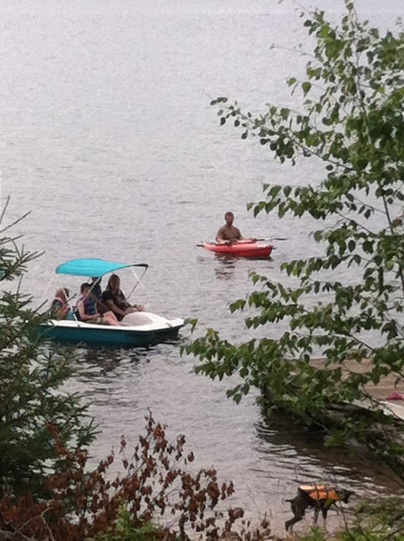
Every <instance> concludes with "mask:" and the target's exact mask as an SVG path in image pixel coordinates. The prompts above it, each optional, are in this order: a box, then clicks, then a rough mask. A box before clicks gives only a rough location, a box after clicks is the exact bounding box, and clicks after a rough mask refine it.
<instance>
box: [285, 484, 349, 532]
mask: <svg viewBox="0 0 404 541" xmlns="http://www.w3.org/2000/svg"><path fill="white" fill-rule="evenodd" d="M352 494H353V492H352V491H351V490H345V489H338V488H336V487H331V486H325V485H301V486H299V488H298V490H297V495H296V496H295V497H294V498H292V499H291V500H286V501H287V502H290V507H291V509H292V513H293V515H294V517H293V518H291V519H290V520H287V521H286V522H285V529H286V531H288V530H289V528H291V527H292V526H293V525H294V524H296V522H299V521H300V520H302V518H303V517H304V515H305V512H306V509H308V508H314V524H317V521H318V515H319V513H320V511H321V513H322V516H323V519H324V523H325V520H326V518H327V513H328V510H329V509H330V507H331V506H332V505H335V504H336V503H337V502H344V503H348V501H349V498H350V497H351V496H352Z"/></svg>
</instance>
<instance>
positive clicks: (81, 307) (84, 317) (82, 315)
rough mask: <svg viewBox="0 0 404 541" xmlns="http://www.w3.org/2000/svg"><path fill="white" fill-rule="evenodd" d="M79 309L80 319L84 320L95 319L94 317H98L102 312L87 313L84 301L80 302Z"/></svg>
mask: <svg viewBox="0 0 404 541" xmlns="http://www.w3.org/2000/svg"><path fill="white" fill-rule="evenodd" d="M77 311H78V313H79V316H80V321H84V322H85V321H93V320H94V319H98V318H99V317H100V314H98V313H97V312H96V313H95V314H92V315H88V314H86V312H85V309H84V302H83V301H79V302H78V304H77Z"/></svg>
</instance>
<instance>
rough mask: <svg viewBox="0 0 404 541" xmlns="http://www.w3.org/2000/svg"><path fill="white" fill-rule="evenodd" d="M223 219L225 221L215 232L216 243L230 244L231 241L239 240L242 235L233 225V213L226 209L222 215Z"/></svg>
mask: <svg viewBox="0 0 404 541" xmlns="http://www.w3.org/2000/svg"><path fill="white" fill-rule="evenodd" d="M224 219H225V220H226V223H225V225H224V226H222V227H221V228H220V229H219V231H218V232H217V235H216V242H217V243H218V244H232V243H233V242H237V241H238V240H241V239H242V238H243V237H242V235H241V233H240V229H237V227H235V226H234V225H233V220H234V214H233V213H232V212H230V211H228V212H226V214H225V215H224Z"/></svg>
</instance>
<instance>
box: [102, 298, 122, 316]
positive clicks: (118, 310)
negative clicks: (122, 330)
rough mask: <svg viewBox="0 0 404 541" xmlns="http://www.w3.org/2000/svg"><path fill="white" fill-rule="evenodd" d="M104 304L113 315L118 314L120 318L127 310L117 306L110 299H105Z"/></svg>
mask: <svg viewBox="0 0 404 541" xmlns="http://www.w3.org/2000/svg"><path fill="white" fill-rule="evenodd" d="M105 304H106V305H107V306H108V308H109V309H110V310H111V312H113V313H114V314H115V315H117V316H119V317H120V318H123V317H124V316H126V314H127V311H126V310H122V309H121V308H119V306H117V305H116V304H115V303H114V301H113V300H112V299H106V300H105Z"/></svg>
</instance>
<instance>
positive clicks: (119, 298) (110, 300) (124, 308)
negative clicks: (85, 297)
mask: <svg viewBox="0 0 404 541" xmlns="http://www.w3.org/2000/svg"><path fill="white" fill-rule="evenodd" d="M102 302H103V303H104V304H106V305H107V306H108V308H109V309H110V310H112V312H113V313H114V314H115V315H116V317H117V318H118V320H119V321H121V320H122V319H123V318H124V317H125V316H126V315H127V314H131V313H132V312H140V311H142V310H143V306H139V305H137V304H135V305H134V306H132V305H131V304H130V303H129V302H128V301H127V300H126V297H125V295H124V294H123V293H122V291H121V280H120V278H119V276H118V275H117V274H112V275H111V276H110V278H109V280H108V284H107V288H106V290H105V291H104V292H103V294H102Z"/></svg>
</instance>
